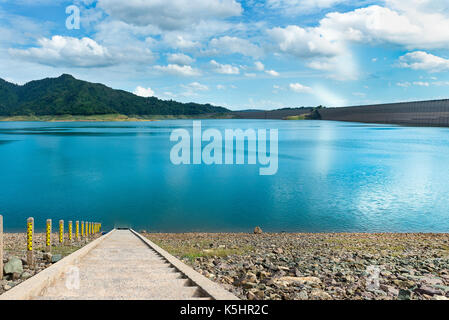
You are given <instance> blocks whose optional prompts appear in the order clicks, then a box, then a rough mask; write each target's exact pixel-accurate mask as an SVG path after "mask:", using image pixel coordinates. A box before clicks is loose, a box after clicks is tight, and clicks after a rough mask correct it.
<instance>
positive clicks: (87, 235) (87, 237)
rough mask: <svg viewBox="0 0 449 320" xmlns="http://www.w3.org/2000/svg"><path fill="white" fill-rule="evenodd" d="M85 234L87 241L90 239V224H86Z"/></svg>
mask: <svg viewBox="0 0 449 320" xmlns="http://www.w3.org/2000/svg"><path fill="white" fill-rule="evenodd" d="M84 232H85V233H86V240H88V239H89V231H88V222H87V221H86V223H85V230H84Z"/></svg>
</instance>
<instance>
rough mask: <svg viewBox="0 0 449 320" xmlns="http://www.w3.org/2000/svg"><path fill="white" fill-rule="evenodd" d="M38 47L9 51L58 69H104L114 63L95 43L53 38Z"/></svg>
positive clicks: (85, 40) (85, 38)
mask: <svg viewBox="0 0 449 320" xmlns="http://www.w3.org/2000/svg"><path fill="white" fill-rule="evenodd" d="M38 45H39V47H35V48H29V49H10V50H9V52H10V54H11V55H14V56H17V57H21V58H24V59H27V60H29V61H33V62H37V63H41V64H44V65H49V66H54V67H60V66H67V67H84V68H90V67H106V66H110V65H112V64H114V63H116V62H117V61H116V59H115V58H114V57H113V56H112V55H111V54H110V52H109V51H108V49H107V48H105V47H103V46H101V45H100V44H98V43H97V42H96V41H94V40H92V39H90V38H87V37H84V38H81V39H78V38H72V37H63V36H53V37H52V38H51V39H48V38H41V39H39V40H38Z"/></svg>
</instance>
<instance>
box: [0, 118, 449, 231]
mask: <svg viewBox="0 0 449 320" xmlns="http://www.w3.org/2000/svg"><path fill="white" fill-rule="evenodd" d="M202 125H203V128H204V129H207V128H217V129H219V130H220V131H223V130H224V129H225V128H241V129H247V128H254V129H258V128H266V129H270V128H272V129H278V130H279V170H278V173H277V174H276V175H274V176H260V175H259V167H260V166H259V165H256V166H255V165H232V166H224V165H222V166H218V165H212V166H207V165H190V166H187V165H182V166H175V165H173V164H172V163H171V162H170V149H171V147H172V146H173V145H174V143H173V142H170V140H169V136H170V133H171V131H172V130H173V129H176V128H187V129H191V127H192V121H188V120H174V121H159V122H135V123H134V122H132V123H116V122H114V123H112V122H111V123H108V122H106V123H81V122H78V123H39V122H25V123H24V122H20V123H19V122H9V123H0V213H1V214H3V216H4V220H5V228H6V229H7V230H9V231H18V230H23V229H24V226H25V222H26V218H27V217H29V216H32V217H34V218H35V220H36V227H37V229H43V226H44V222H45V219H47V218H52V219H54V220H59V219H64V220H66V221H67V220H91V221H102V222H103V225H104V226H105V227H106V228H109V227H112V226H114V225H123V226H132V227H134V228H136V229H146V230H151V231H167V232H182V231H250V230H252V229H253V228H254V226H256V225H259V226H261V227H262V229H264V230H266V231H298V232H340V231H350V232H354V231H359V232H378V231H379V232H380V231H385V232H390V231H391V232H409V231H410V232H412V231H413V232H449V200H448V194H449V129H445V128H412V127H399V126H384V125H369V124H358V123H342V122H325V121H271V120H267V121H259V120H208V121H203V122H202ZM237 152H241V151H237Z"/></svg>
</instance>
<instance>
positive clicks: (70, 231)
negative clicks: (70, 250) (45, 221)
mask: <svg viewBox="0 0 449 320" xmlns="http://www.w3.org/2000/svg"><path fill="white" fill-rule="evenodd" d="M68 228H69V231H68V233H69V243H71V242H72V221H69V226H68Z"/></svg>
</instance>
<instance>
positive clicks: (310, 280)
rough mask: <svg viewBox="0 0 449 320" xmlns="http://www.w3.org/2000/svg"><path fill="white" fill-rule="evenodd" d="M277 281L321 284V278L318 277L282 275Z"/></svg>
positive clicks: (289, 283) (295, 283) (294, 283)
mask: <svg viewBox="0 0 449 320" xmlns="http://www.w3.org/2000/svg"><path fill="white" fill-rule="evenodd" d="M276 282H284V283H286V284H288V285H292V284H293V285H319V284H321V280H320V278H317V277H281V278H279V279H276Z"/></svg>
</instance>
